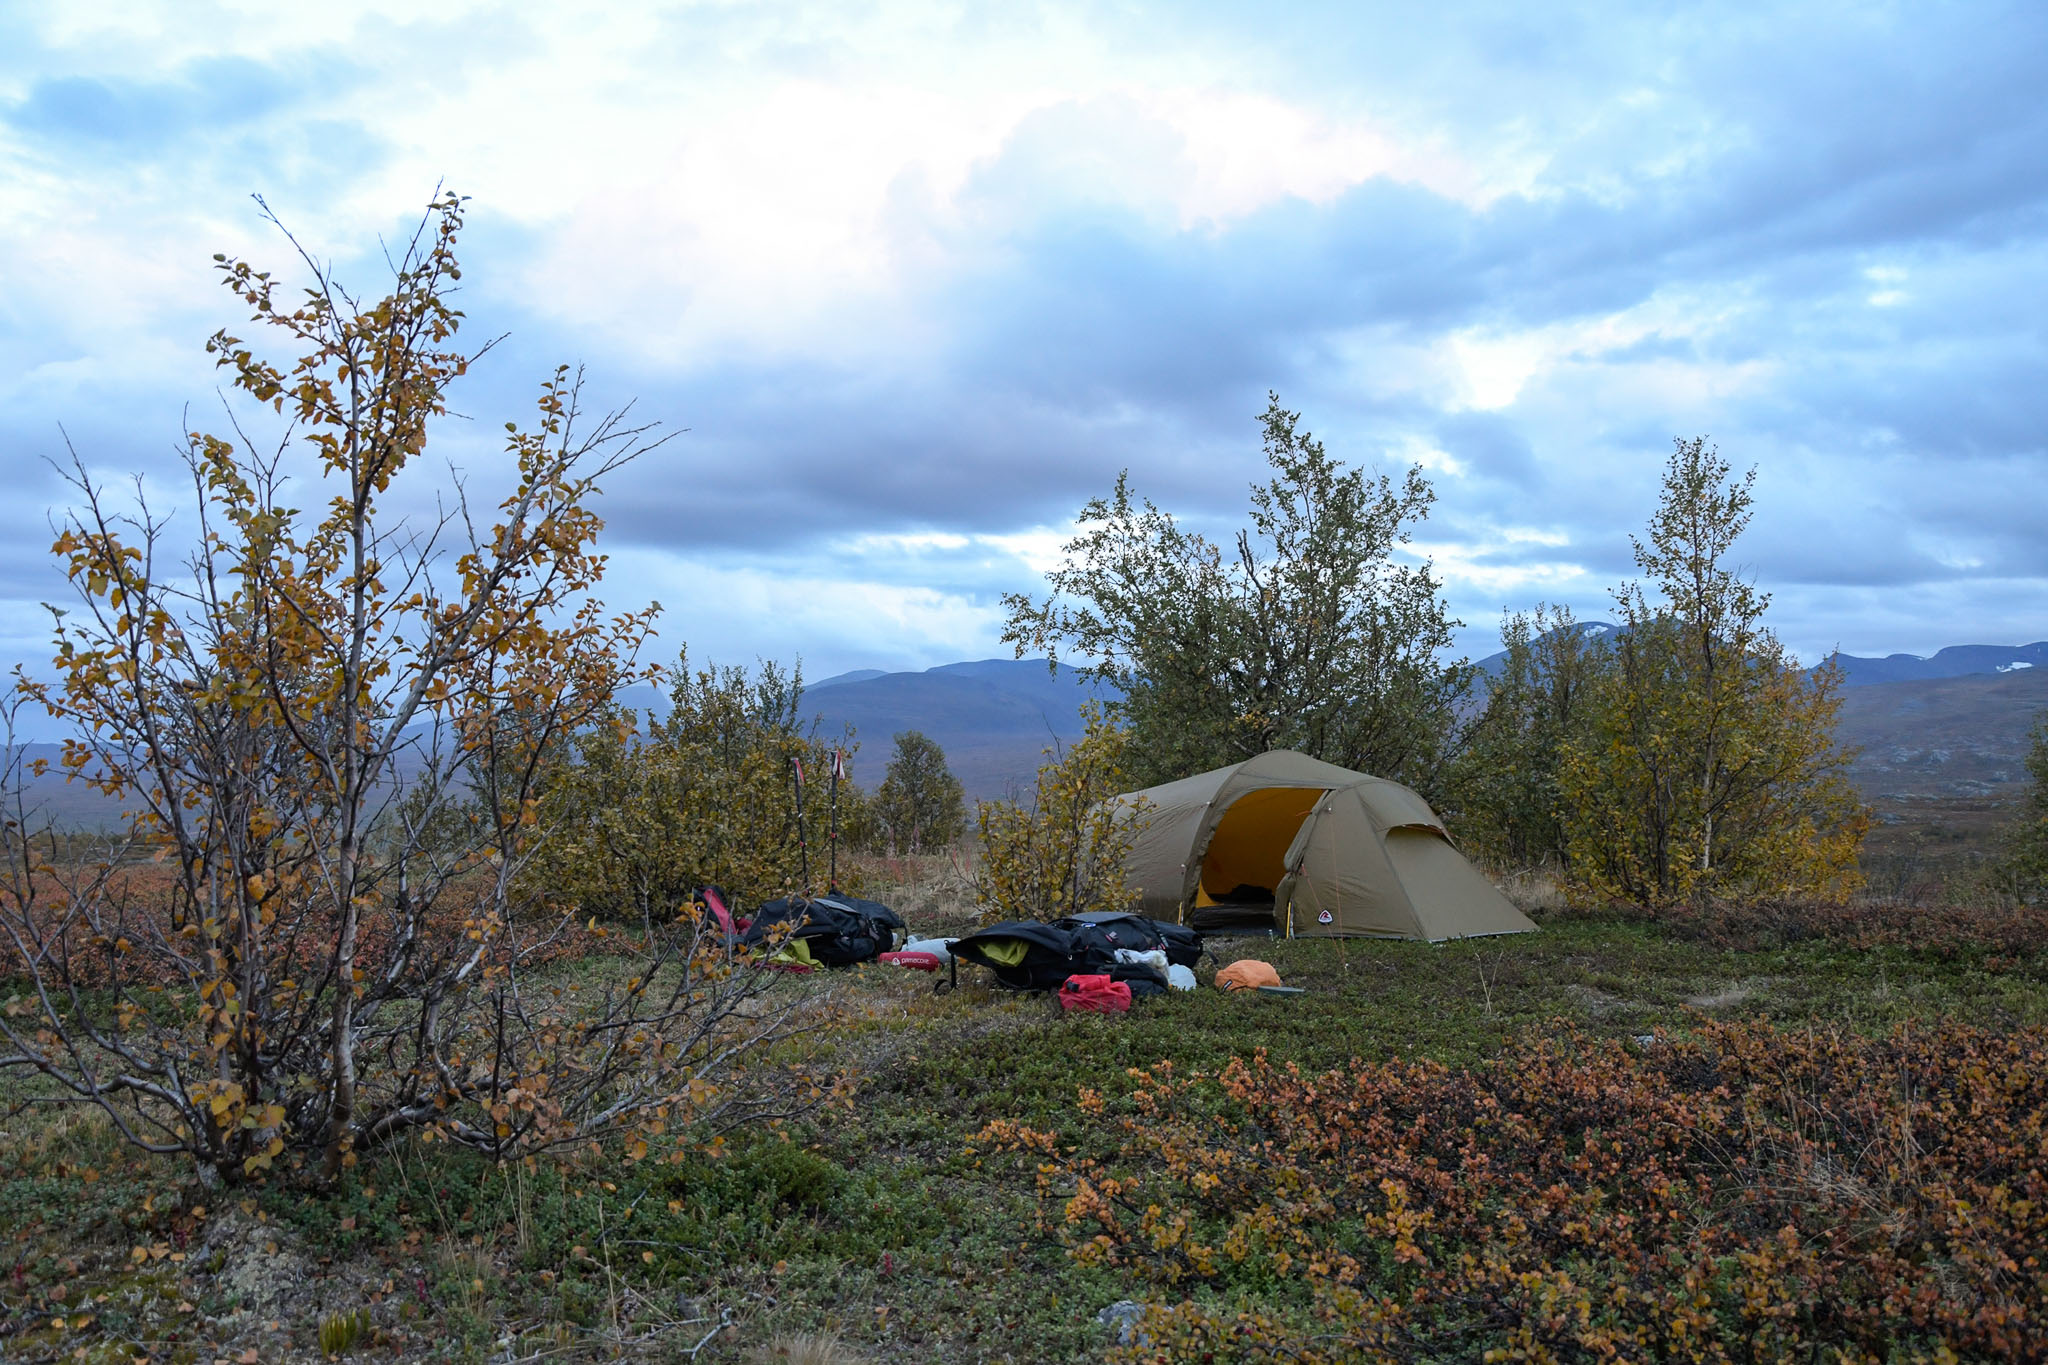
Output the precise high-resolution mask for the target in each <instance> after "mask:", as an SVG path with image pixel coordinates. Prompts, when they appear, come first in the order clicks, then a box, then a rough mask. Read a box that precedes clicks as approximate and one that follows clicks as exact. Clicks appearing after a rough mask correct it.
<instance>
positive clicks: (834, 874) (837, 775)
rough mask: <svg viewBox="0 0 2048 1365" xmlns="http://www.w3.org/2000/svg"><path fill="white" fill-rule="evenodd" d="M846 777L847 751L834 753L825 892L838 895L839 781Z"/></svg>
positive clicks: (839, 750)
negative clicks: (828, 866)
mask: <svg viewBox="0 0 2048 1365" xmlns="http://www.w3.org/2000/svg"><path fill="white" fill-rule="evenodd" d="M845 776H846V750H844V749H834V750H833V751H832V788H831V790H832V799H831V803H830V804H831V808H832V818H831V832H830V833H828V834H827V835H826V836H825V846H826V848H827V849H828V850H830V852H829V854H828V856H829V857H830V859H831V870H830V871H828V872H827V873H826V874H825V890H826V891H828V892H830V893H832V894H835V895H836V894H837V893H838V891H839V781H840V779H841V778H843V777H845Z"/></svg>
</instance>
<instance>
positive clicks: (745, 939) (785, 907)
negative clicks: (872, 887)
mask: <svg viewBox="0 0 2048 1365" xmlns="http://www.w3.org/2000/svg"><path fill="white" fill-rule="evenodd" d="M792 924H793V925H794V926H795V928H794V929H793V930H792V931H791V933H790V936H791V937H792V938H800V939H802V940H803V941H804V946H805V947H807V948H808V949H810V953H811V960H812V961H813V962H816V963H818V964H819V965H820V966H825V967H846V966H851V965H852V964H854V963H856V962H872V961H874V960H875V959H876V958H877V957H879V956H880V955H881V954H883V953H886V952H888V951H889V950H890V949H891V948H894V947H895V946H896V934H897V932H898V931H900V930H901V929H902V928H903V921H902V920H901V919H900V918H899V917H898V916H897V914H896V912H895V911H894V910H891V909H890V908H889V907H888V906H886V905H884V904H882V903H881V902H880V901H871V900H862V899H861V898H860V897H858V896H845V895H840V894H839V893H837V892H834V893H832V894H831V895H826V896H816V897H811V898H809V899H806V898H805V897H802V896H784V897H783V898H782V899H781V900H773V901H769V902H768V903H767V904H766V905H764V906H762V907H761V908H760V909H758V910H756V911H755V912H754V923H753V925H752V926H751V927H750V928H748V930H747V931H746V932H745V933H744V934H741V935H740V937H739V942H740V944H741V945H742V946H744V947H749V948H758V947H760V946H761V945H762V944H764V943H766V942H767V941H768V937H769V935H771V934H774V933H777V932H779V931H781V930H783V929H784V928H786V927H787V926H790V925H792Z"/></svg>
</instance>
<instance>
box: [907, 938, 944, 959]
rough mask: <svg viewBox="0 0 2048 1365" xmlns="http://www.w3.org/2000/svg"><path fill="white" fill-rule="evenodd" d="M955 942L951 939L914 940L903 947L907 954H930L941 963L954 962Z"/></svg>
mask: <svg viewBox="0 0 2048 1365" xmlns="http://www.w3.org/2000/svg"><path fill="white" fill-rule="evenodd" d="M952 950H953V940H952V939H950V938H914V939H911V940H910V941H909V942H908V943H905V944H904V945H903V951H904V952H906V953H930V954H931V955H932V956H933V957H936V958H937V959H938V960H939V961H941V962H951V961H952V960H953V951H952Z"/></svg>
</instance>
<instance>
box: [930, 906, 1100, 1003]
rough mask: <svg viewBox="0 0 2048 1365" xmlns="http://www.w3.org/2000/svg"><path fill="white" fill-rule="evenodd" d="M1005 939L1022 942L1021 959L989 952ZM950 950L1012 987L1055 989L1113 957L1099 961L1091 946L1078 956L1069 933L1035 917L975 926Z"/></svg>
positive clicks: (1021, 989) (956, 940) (956, 956)
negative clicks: (1007, 958)
mask: <svg viewBox="0 0 2048 1365" xmlns="http://www.w3.org/2000/svg"><path fill="white" fill-rule="evenodd" d="M1006 940H1021V941H1022V942H1023V943H1024V945H1025V949H1024V958H1023V960H1022V961H1020V962H1016V963H1005V962H1002V961H999V960H997V959H996V958H993V957H991V956H989V954H988V949H989V948H990V946H991V945H993V944H996V943H998V942H1002V941H1006ZM951 952H952V954H953V956H954V957H955V958H958V959H962V960H964V961H967V962H978V963H980V964H981V965H982V966H984V967H986V968H988V969H989V970H990V971H991V972H994V973H995V977H996V984H998V985H1001V986H1006V987H1008V988H1009V989H1010V990H1013V991H1056V990H1058V989H1059V988H1060V986H1061V984H1062V983H1064V982H1065V981H1066V979H1067V978H1068V977H1070V976H1073V975H1074V974H1075V973H1077V972H1106V971H1108V970H1109V964H1110V962H1111V961H1113V960H1114V959H1113V957H1110V956H1108V955H1103V956H1101V957H1100V959H1099V961H1098V957H1097V955H1096V954H1095V953H1094V952H1093V951H1092V950H1083V952H1082V953H1081V954H1080V955H1079V956H1078V957H1077V955H1076V952H1075V945H1074V936H1073V935H1072V934H1070V933H1068V932H1067V931H1066V930H1065V929H1063V928H1061V927H1060V926H1059V925H1056V924H1047V923H1045V922H1043V921H1042V920H1035V919H1013V920H1008V921H1005V922H1004V923H1002V924H993V925H990V926H989V927H988V928H986V929H980V930H977V931H975V932H974V933H972V934H969V935H968V936H967V937H966V938H962V939H955V940H954V941H953V946H952V949H951Z"/></svg>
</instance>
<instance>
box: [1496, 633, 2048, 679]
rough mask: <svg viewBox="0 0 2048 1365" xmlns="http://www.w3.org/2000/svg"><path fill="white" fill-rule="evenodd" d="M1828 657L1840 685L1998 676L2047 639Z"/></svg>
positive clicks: (2035, 653) (2047, 648) (2038, 662)
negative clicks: (1839, 675)
mask: <svg viewBox="0 0 2048 1365" xmlns="http://www.w3.org/2000/svg"><path fill="white" fill-rule="evenodd" d="M1577 625H1578V631H1579V633H1580V634H1581V635H1582V636H1585V637H1586V638H1587V639H1597V640H1611V639H1613V638H1614V637H1615V636H1617V635H1619V634H1621V633H1622V628H1621V627H1620V626H1618V625H1616V624H1615V623H1614V622H1612V621H1580V622H1578V623H1577ZM1827 658H1828V661H1829V662H1832V663H1834V664H1836V665H1838V666H1839V667H1840V668H1841V670H1842V685H1843V686H1844V687H1869V686H1871V685H1873V684H1876V683H1893V682H1931V681H1933V680H1934V679H1936V678H1962V677H1969V676H1972V675H1975V674H1984V675H1987V676H1997V675H2000V674H2009V673H2024V672H2026V671H2027V670H2028V669H2030V668H2041V669H2048V640H2041V641H2036V642H2035V643H2033V644H2031V645H1950V646H1948V647H1947V648H1945V649H1940V650H1937V651H1935V652H1934V653H1933V654H1930V655H1927V656H1925V657H1923V656H1921V655H1918V654H1887V655H1885V656H1883V657H1882V658H1877V657H1866V656H1864V655H1859V654H1843V653H1841V652H1840V651H1837V652H1835V653H1833V654H1830V655H1828V656H1827ZM1507 661H1508V652H1507V651H1506V650H1504V649H1503V650H1500V651H1498V652H1496V653H1493V654H1489V655H1487V656H1486V657H1485V658H1483V659H1480V660H1477V661H1476V663H1477V667H1478V669H1479V672H1480V674H1481V676H1482V686H1483V685H1484V681H1485V680H1490V679H1493V678H1497V677H1499V676H1500V673H1501V670H1502V669H1503V668H1505V667H1506V666H1507Z"/></svg>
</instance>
